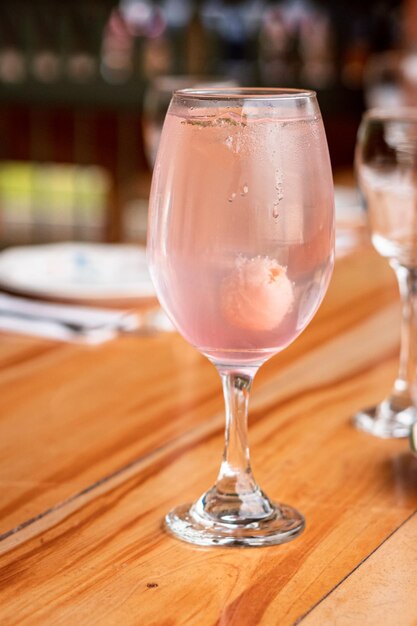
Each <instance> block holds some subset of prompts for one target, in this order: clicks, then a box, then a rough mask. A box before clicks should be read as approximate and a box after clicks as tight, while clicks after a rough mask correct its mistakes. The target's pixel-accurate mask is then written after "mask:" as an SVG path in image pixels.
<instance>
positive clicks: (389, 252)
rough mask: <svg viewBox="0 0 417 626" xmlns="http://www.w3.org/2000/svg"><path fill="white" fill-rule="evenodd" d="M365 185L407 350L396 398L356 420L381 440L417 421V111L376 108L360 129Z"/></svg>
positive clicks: (358, 156)
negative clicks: (397, 302)
mask: <svg viewBox="0 0 417 626" xmlns="http://www.w3.org/2000/svg"><path fill="white" fill-rule="evenodd" d="M355 161H356V170H357V174H358V180H359V186H360V188H361V190H362V193H363V195H364V198H365V200H366V204H367V212H368V224H369V228H370V232H371V238H372V243H373V245H374V247H375V248H376V250H377V251H378V252H379V254H380V255H382V256H383V257H386V258H387V259H389V263H390V265H391V267H392V268H393V270H394V272H395V274H396V276H397V280H398V284H399V289H400V296H401V302H402V322H401V350H400V364H399V371H398V375H397V378H396V380H395V382H394V386H393V389H392V391H391V394H390V395H389V396H388V398H386V399H385V400H383V401H382V402H381V403H380V404H378V405H377V406H375V407H371V408H369V409H364V410H362V411H360V412H359V413H358V414H357V415H356V416H355V423H356V426H357V427H358V428H360V429H361V430H365V431H367V432H369V433H372V434H373V435H376V436H378V437H385V438H389V437H407V436H408V435H409V433H410V427H411V425H412V424H413V423H414V422H415V421H416V420H417V408H416V366H417V109H408V108H396V109H393V110H383V109H371V110H370V111H368V112H367V113H365V115H364V117H363V120H362V123H361V125H360V128H359V133H358V141H357V148H356V158H355Z"/></svg>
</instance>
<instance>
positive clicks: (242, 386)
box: [216, 367, 257, 495]
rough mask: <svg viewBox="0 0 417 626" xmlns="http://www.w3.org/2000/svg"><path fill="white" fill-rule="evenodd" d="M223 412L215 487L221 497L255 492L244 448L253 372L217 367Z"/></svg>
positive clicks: (247, 446)
mask: <svg viewBox="0 0 417 626" xmlns="http://www.w3.org/2000/svg"><path fill="white" fill-rule="evenodd" d="M218 369H219V373H220V376H221V378H222V383H223V393H224V400H225V408H226V429H225V447H224V453H223V461H222V464H221V466H220V472H219V475H218V477H217V482H216V487H217V491H218V492H219V493H223V494H228V495H231V494H240V495H243V494H248V493H253V492H254V491H255V490H256V489H257V485H256V482H255V479H254V478H253V475H252V470H251V466H250V456H249V445H248V405H249V395H250V391H251V388H252V381H253V378H254V376H255V374H256V368H247V369H246V370H240V371H238V372H236V371H233V372H230V371H228V370H227V369H226V370H224V369H222V368H220V367H218Z"/></svg>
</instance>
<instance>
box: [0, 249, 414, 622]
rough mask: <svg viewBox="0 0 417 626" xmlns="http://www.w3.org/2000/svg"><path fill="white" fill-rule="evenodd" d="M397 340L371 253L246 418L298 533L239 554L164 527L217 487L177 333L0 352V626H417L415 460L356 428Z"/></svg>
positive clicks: (199, 362)
mask: <svg viewBox="0 0 417 626" xmlns="http://www.w3.org/2000/svg"><path fill="white" fill-rule="evenodd" d="M398 336H399V304H398V295H397V289H396V285H395V280H394V276H393V275H392V273H391V271H390V269H389V268H388V266H387V264H386V263H385V262H384V261H383V260H381V259H379V258H378V257H377V256H376V254H375V253H373V252H372V251H371V250H370V249H369V248H367V247H365V246H362V247H359V248H357V249H356V250H355V251H354V252H353V253H352V254H350V255H347V256H344V257H343V258H340V259H339V261H338V263H337V266H336V270H335V274H334V278H333V281H332V284H331V287H330V289H329V293H328V295H327V297H326V300H325V302H324V304H323V305H322V308H321V309H320V311H319V313H318V315H317V316H316V318H315V319H314V320H313V322H312V323H311V325H310V327H309V328H308V329H307V330H306V331H305V333H304V334H303V335H302V336H301V337H300V338H299V339H298V340H297V341H296V342H295V343H294V344H293V345H292V346H291V347H290V348H288V349H287V350H286V351H285V352H283V353H282V354H280V355H277V356H276V357H274V358H273V359H271V360H270V361H269V362H268V363H266V364H265V365H264V366H263V368H261V370H260V372H259V374H258V376H257V378H256V380H255V385H254V389H253V397H252V401H251V412H250V440H251V448H252V458H253V466H254V470H255V474H256V475H257V477H258V480H259V482H260V483H261V485H262V487H263V488H264V489H265V490H266V491H267V492H268V494H269V495H270V496H271V497H274V498H275V499H278V500H281V501H283V502H290V503H291V504H294V505H295V506H297V507H298V508H299V509H300V510H301V511H302V512H303V513H304V514H305V516H306V520H307V528H306V530H305V532H304V533H303V535H301V536H300V537H299V538H298V539H296V540H295V541H293V542H291V543H289V544H286V545H283V546H277V547H271V548H261V549H246V550H242V549H236V548H235V549H233V548H232V549H230V548H228V549H225V548H215V549H203V548H197V547H193V546H190V545H188V544H185V543H182V542H179V541H177V540H175V539H174V538H172V537H170V536H169V535H167V534H166V533H165V531H164V530H163V528H162V519H163V515H164V513H165V512H166V511H167V510H169V508H170V507H172V506H174V505H175V504H177V503H180V502H183V501H188V500H191V499H193V498H196V497H197V496H198V495H199V494H200V493H201V492H202V491H203V490H204V489H206V488H207V487H208V486H209V485H210V484H211V483H212V482H213V480H214V478H215V476H216V472H217V469H218V464H219V461H220V455H221V452H222V447H223V407H222V397H221V390H220V381H219V379H218V375H217V373H216V372H215V369H214V368H213V366H212V365H211V364H210V363H209V362H208V361H207V360H206V359H205V358H203V357H202V356H200V355H199V354H198V353H197V352H196V351H195V350H194V349H193V348H192V347H190V346H188V345H187V344H186V343H185V342H184V341H183V340H182V339H181V338H180V337H179V336H178V335H176V334H166V335H160V336H155V337H147V338H144V337H128V338H127V337H125V338H120V339H118V340H117V341H114V342H112V343H109V344H106V345H104V346H100V347H96V348H86V347H80V346H69V345H62V344H57V343H52V342H46V341H40V340H34V339H33V340H32V339H28V338H22V337H20V338H19V337H17V336H12V335H2V336H1V339H0V346H1V348H0V488H1V489H0V491H1V493H0V510H1V513H0V524H1V527H0V532H1V533H2V536H1V539H2V540H1V541H0V554H1V557H0V623H1V624H2V626H3V625H12V624H16V625H17V624H19V625H20V624H48V625H49V624H74V623H77V624H88V625H91V624H100V625H107V624H109V625H110V624H111V625H113V624H117V625H118V624H123V625H125V624H126V625H130V624H132V625H137V624H140V625H146V626H147V625H151V626H168V625H169V626H174V625H175V626H177V625H178V626H179V625H181V626H182V625H190V626H191V625H192V626H194V625H195V626H205V625H207V626H208V625H210V626H211V625H213V626H214V625H215V624H216V625H217V626H229V625H233V626H252V625H254V626H255V625H257V624H261V625H267V626H269V625H279V626H287V625H288V626H290V625H295V624H303V626H304V624H305V625H306V626H307V625H310V624H311V625H314V626H315V625H316V624H317V625H327V624H338V625H339V623H340V624H342V626H344V625H345V624H346V625H349V626H350V625H352V626H353V625H355V626H356V624H358V625H359V624H360V625H362V624H364V625H365V626H367V625H368V624H369V625H370V626H371V624H372V625H373V624H384V626H385V625H389V626H391V625H392V626H398V625H399V624H401V626H402V624H403V623H404V624H405V625H406V626H408V625H409V624H410V625H411V624H417V603H413V602H412V601H411V600H410V596H411V594H412V585H413V578H414V580H415V565H414V563H413V562H412V560H413V558H414V560H415V549H412V547H410V546H412V544H413V543H414V544H415V545H417V542H416V539H417V524H416V522H415V519H416V518H415V513H416V511H417V459H415V458H414V457H413V456H411V454H410V453H409V452H408V446H407V442H406V441H405V440H400V441H382V440H378V439H374V438H372V437H370V436H367V435H365V434H363V433H360V432H357V431H356V430H355V429H354V428H353V427H352V425H351V416H352V414H353V413H354V412H355V411H356V410H357V409H358V408H360V407H363V406H367V405H369V404H372V403H374V402H376V401H377V400H379V399H381V398H382V397H383V396H384V394H386V393H387V392H388V390H389V388H390V385H391V382H392V380H393V377H394V375H395V371H396V364H397V359H398ZM407 546H409V547H407ZM413 550H414V551H413ZM383 597H384V598H391V600H389V601H390V602H391V605H390V608H389V610H387V611H383V610H382V608H381V606H380V601H379V599H380V598H383ZM407 598H408V604H405V603H406V602H407ZM387 602H388V600H387ZM402 610H404V622H401V621H398V616H399V615H400V616H401V611H402ZM396 619H397V621H395V620H396ZM349 620H350V621H349ZM382 620H385V621H382ZM413 620H414V621H413Z"/></svg>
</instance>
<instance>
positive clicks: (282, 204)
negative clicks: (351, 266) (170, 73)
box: [149, 100, 333, 364]
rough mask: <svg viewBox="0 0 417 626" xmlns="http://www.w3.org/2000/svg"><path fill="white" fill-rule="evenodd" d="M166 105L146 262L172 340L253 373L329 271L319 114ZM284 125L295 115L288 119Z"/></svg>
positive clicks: (315, 296)
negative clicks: (174, 331)
mask: <svg viewBox="0 0 417 626" xmlns="http://www.w3.org/2000/svg"><path fill="white" fill-rule="evenodd" d="M184 104H185V103H182V104H181V103H175V100H174V103H173V104H172V105H171V107H170V110H169V113H168V115H167V118H166V122H165V127H164V132H163V135H162V142H161V144H160V148H159V154H158V158H157V162H156V167H155V173H154V180H153V184H152V193H151V215H150V220H151V223H152V226H151V228H150V241H149V254H150V256H149V260H150V267H151V273H152V276H153V280H154V283H155V286H156V289H157V293H158V296H159V299H160V301H161V304H162V305H163V307H164V309H165V310H166V311H167V313H168V314H169V316H170V318H171V319H172V321H173V322H174V324H175V325H176V327H177V328H178V330H179V331H180V333H181V334H182V335H183V336H184V337H185V338H186V339H187V341H189V342H190V343H191V344H193V345H194V346H196V347H197V348H198V349H199V350H200V351H201V352H203V353H204V354H206V355H207V356H209V357H210V358H212V359H213V360H214V361H216V362H223V363H234V364H239V363H242V364H244V363H261V362H263V361H264V360H266V359H267V358H268V357H270V356H272V355H273V354H275V353H277V352H278V351H280V350H282V349H283V348H285V347H286V346H287V345H288V344H289V343H291V342H292V341H293V340H294V339H295V337H297V335H299V334H300V333H301V332H302V330H303V329H304V328H305V327H306V326H307V324H308V323H309V321H310V320H311V318H312V317H313V315H314V313H315V312H316V310H317V308H318V306H319V304H320V302H321V300H322V298H323V296H324V293H325V291H326V288H327V285H328V282H329V279H330V275H331V271H332V266H333V211H332V204H333V195H332V183H331V169H330V163H329V157H328V152H327V147H326V141H325V137H324V129H323V125H322V121H321V118H320V115H319V113H318V111H317V110H315V109H314V110H312V111H311V114H310V113H309V114H308V115H307V114H306V112H305V111H304V112H303V117H299V118H294V109H292V110H291V111H289V110H288V111H286V110H285V109H282V108H281V109H280V111H279V117H278V116H277V115H276V112H275V111H273V110H270V109H269V108H268V106H267V104H266V103H265V104H262V106H261V107H260V106H259V103H258V106H255V105H253V104H251V103H250V102H245V103H244V104H242V107H236V106H233V107H232V106H231V107H226V106H224V107H222V108H221V109H219V108H217V109H216V108H210V107H209V106H208V107H207V109H205V110H202V109H201V108H200V109H199V110H197V111H196V112H194V113H193V110H192V109H193V107H189V108H188V110H187V109H186V108H185V106H184ZM290 115H291V117H290Z"/></svg>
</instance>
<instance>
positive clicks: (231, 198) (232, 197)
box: [228, 192, 236, 202]
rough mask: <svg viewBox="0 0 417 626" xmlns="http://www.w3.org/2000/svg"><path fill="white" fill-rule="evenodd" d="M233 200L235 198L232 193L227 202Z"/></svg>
mask: <svg viewBox="0 0 417 626" xmlns="http://www.w3.org/2000/svg"><path fill="white" fill-rule="evenodd" d="M235 198H236V194H235V193H234V192H233V193H232V194H231V195H230V196H229V198H228V200H229V202H233V200H234V199H235Z"/></svg>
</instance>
